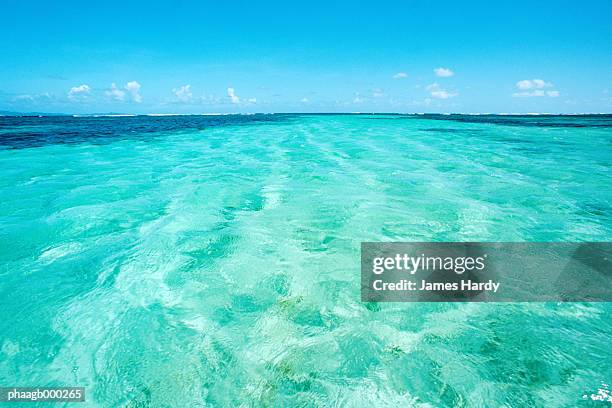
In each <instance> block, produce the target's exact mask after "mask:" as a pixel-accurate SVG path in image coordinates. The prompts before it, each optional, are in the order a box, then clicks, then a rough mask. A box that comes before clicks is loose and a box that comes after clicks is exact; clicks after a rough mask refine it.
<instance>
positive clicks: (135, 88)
mask: <svg viewBox="0 0 612 408" xmlns="http://www.w3.org/2000/svg"><path fill="white" fill-rule="evenodd" d="M125 89H126V90H127V91H128V92H129V94H130V96H131V97H132V100H133V101H134V102H137V103H140V102H142V96H140V84H139V83H138V82H136V81H130V82H128V83H127V84H125Z"/></svg>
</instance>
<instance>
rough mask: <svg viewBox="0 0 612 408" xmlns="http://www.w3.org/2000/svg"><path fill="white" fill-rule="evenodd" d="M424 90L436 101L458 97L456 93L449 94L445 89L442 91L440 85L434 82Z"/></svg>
mask: <svg viewBox="0 0 612 408" xmlns="http://www.w3.org/2000/svg"><path fill="white" fill-rule="evenodd" d="M425 89H426V90H427V91H428V92H429V95H431V96H432V97H433V98H436V99H450V98H454V97H455V96H457V95H459V94H458V93H457V92H449V91H447V90H445V89H442V87H440V85H439V84H437V83H435V82H434V83H433V84H430V85H427V87H426V88H425Z"/></svg>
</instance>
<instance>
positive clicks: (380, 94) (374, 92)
mask: <svg viewBox="0 0 612 408" xmlns="http://www.w3.org/2000/svg"><path fill="white" fill-rule="evenodd" d="M372 96H373V97H374V98H382V97H383V96H385V93H384V92H383V90H382V89H380V88H374V89H372Z"/></svg>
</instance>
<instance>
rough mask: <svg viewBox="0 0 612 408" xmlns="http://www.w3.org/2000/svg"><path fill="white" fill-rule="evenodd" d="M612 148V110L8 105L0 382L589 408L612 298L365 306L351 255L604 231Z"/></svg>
mask: <svg viewBox="0 0 612 408" xmlns="http://www.w3.org/2000/svg"><path fill="white" fill-rule="evenodd" d="M611 147H612V117H610V116H595V117H535V116H534V117H497V116H397V115H255V116H226V117H204V116H200V117H143V116H140V117H124V118H108V117H100V118H68V117H57V118H0V170H1V171H0V197H2V199H1V200H0V243H1V245H0V333H1V337H0V379H1V382H2V384H0V385H5V386H14V385H15V386H46V385H65V386H84V387H86V398H87V402H86V403H85V404H82V405H79V406H133V407H137V406H138V407H144V406H151V407H162V406H177V407H186V406H203V407H204V406H211V407H213V406H315V407H319V406H321V407H327V406H335V407H362V406H418V407H446V406H448V407H452V406H458V407H461V406H466V407H467V406H470V407H472V406H475V407H480V406H482V407H490V406H507V407H521V406H526V407H533V406H546V407H557V406H558V407H574V406H602V405H601V404H602V403H601V402H596V401H592V400H591V399H590V395H591V394H596V393H597V392H598V390H601V389H605V388H606V386H605V384H610V382H611V381H612V368H611V367H612V364H611V363H612V348H611V347H610V344H611V343H612V322H611V320H610V312H611V311H612V306H611V304H609V303H600V304H593V303H573V304H537V303H533V304H447V303H438V304H398V303H385V304H365V303H362V302H361V301H360V294H359V276H360V273H359V267H360V266H359V247H360V242H361V241H609V240H610V238H611V237H612V206H611V201H612V193H611V191H612V190H611V189H610V166H611V164H612V150H611ZM585 395H586V396H587V398H586V399H583V396H585ZM598 404H599V405H598ZM34 405H35V404H34ZM28 406H33V405H28ZM45 406H46V405H45Z"/></svg>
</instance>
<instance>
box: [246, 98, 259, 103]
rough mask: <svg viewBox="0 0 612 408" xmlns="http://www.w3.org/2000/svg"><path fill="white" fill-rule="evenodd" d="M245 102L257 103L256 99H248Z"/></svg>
mask: <svg viewBox="0 0 612 408" xmlns="http://www.w3.org/2000/svg"><path fill="white" fill-rule="evenodd" d="M247 101H248V102H249V103H257V98H249V99H248V100H247Z"/></svg>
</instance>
